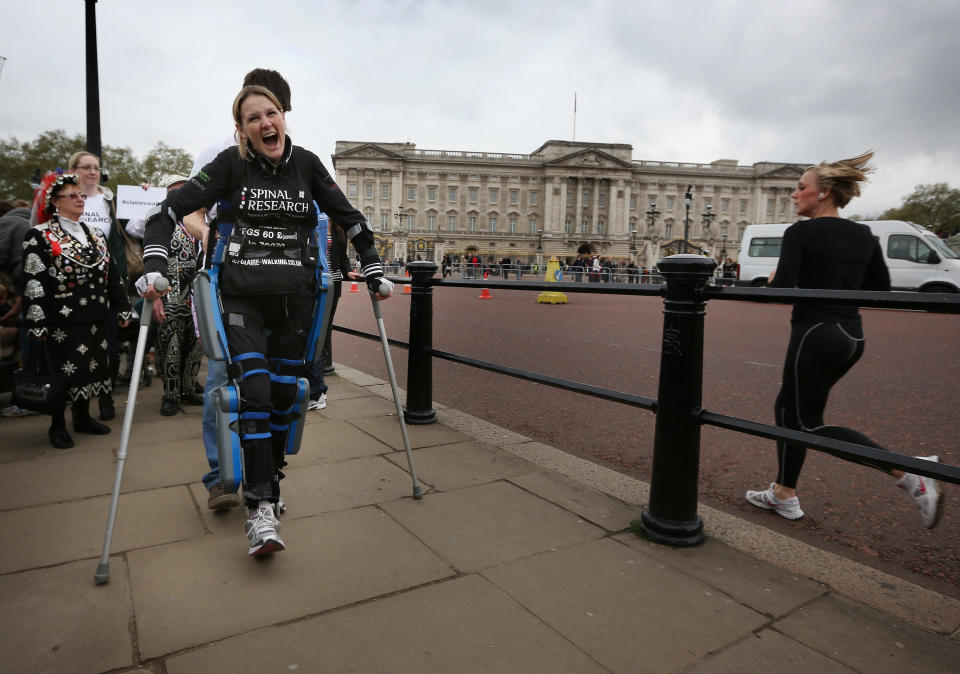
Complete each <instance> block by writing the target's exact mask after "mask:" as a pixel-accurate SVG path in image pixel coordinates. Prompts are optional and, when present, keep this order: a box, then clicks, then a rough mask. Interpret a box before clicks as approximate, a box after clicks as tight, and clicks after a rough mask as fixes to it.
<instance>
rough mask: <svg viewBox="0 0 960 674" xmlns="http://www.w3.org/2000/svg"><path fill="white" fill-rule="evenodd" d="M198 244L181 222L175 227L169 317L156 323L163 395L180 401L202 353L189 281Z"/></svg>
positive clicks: (169, 256)
mask: <svg viewBox="0 0 960 674" xmlns="http://www.w3.org/2000/svg"><path fill="white" fill-rule="evenodd" d="M198 253H199V247H198V245H197V242H196V240H195V239H194V238H193V237H192V236H190V234H189V233H188V232H187V230H186V229H185V228H184V226H183V223H182V222H178V223H177V226H176V227H174V228H173V235H172V236H171V237H170V249H169V251H168V254H167V278H168V279H169V281H170V292H168V293H167V294H166V295H164V296H163V311H164V314H165V315H166V318H165V319H164V320H163V321H162V322H161V323H160V324H159V325H158V326H157V352H158V353H159V354H160V368H161V370H160V371H161V374H162V376H163V397H164V399H165V400H172V401H174V402H178V401H179V400H180V398H181V397H182V396H184V395H185V394H187V393H189V392H190V391H192V390H193V380H194V379H196V376H197V373H198V372H199V371H200V360H201V357H202V355H203V352H202V350H201V349H200V342H199V340H197V333H196V331H195V330H194V327H193V312H192V310H191V304H190V302H191V298H190V292H189V290H190V282H191V281H192V280H193V277H194V276H195V275H196V273H197V255H198Z"/></svg>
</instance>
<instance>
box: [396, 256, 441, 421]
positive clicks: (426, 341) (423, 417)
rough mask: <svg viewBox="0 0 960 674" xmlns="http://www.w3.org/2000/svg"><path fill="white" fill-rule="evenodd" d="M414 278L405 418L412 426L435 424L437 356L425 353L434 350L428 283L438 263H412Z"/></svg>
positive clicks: (430, 294) (430, 295)
mask: <svg viewBox="0 0 960 674" xmlns="http://www.w3.org/2000/svg"><path fill="white" fill-rule="evenodd" d="M407 269H409V270H410V276H411V277H412V283H411V286H412V287H411V289H410V291H411V294H410V350H409V351H408V352H407V407H406V409H405V410H404V413H403V418H404V420H405V421H406V422H407V423H408V424H433V423H436V421H437V413H436V411H435V410H434V409H433V356H431V355H430V354H428V353H425V350H426V349H430V348H432V347H433V286H431V285H429V284H428V283H427V281H428V280H429V279H430V277H432V276H433V275H434V274H435V273H436V271H437V263H436V262H409V263H407Z"/></svg>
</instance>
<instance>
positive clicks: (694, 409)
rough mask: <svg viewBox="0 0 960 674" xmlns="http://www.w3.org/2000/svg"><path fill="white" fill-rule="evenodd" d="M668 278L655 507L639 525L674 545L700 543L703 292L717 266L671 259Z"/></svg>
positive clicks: (696, 258)
mask: <svg viewBox="0 0 960 674" xmlns="http://www.w3.org/2000/svg"><path fill="white" fill-rule="evenodd" d="M658 267H659V268H660V273H661V274H662V275H663V277H664V279H665V280H666V284H667V288H666V298H665V299H664V302H663V304H664V308H663V343H662V344H661V346H660V387H659V392H658V394H657V396H658V397H657V421H656V431H655V433H654V440H653V474H652V477H651V479H650V503H649V504H648V505H647V507H646V509H644V511H643V514H642V515H641V519H640V522H639V523H637V525H638V528H639V529H640V531H641V533H642V535H644V536H646V537H648V538H651V539H653V540H655V541H657V542H660V543H665V544H667V545H673V546H693V545H700V544H701V543H703V541H704V535H703V520H701V519H700V516H699V515H698V514H697V480H698V478H699V471H700V423H699V421H698V419H697V416H696V415H697V413H698V412H699V410H700V404H701V395H702V384H703V317H704V314H705V313H706V311H705V308H706V302H705V300H704V299H703V289H704V287H705V286H706V285H707V283H709V281H710V278H711V276H712V275H713V270H714V268H715V267H716V263H715V262H714V261H713V260H711V259H709V258H705V257H702V256H700V255H671V256H670V257H668V258H666V259H663V260H661V261H660V262H659V264H658Z"/></svg>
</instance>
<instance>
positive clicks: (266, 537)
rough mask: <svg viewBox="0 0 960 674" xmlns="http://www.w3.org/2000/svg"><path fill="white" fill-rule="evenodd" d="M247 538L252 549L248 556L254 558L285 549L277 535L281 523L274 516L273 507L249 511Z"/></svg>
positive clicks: (266, 506) (262, 507)
mask: <svg viewBox="0 0 960 674" xmlns="http://www.w3.org/2000/svg"><path fill="white" fill-rule="evenodd" d="M243 526H244V529H246V532H247V538H249V539H250V549H249V550H248V551H247V554H248V555H250V556H252V557H257V556H259V555H269V554H271V553H273V552H279V551H280V550H283V549H284V547H285V546H284V545H283V541H282V540H281V539H280V536H278V535H277V530H278V529H279V528H280V521H279V520H277V518H276V516H274V514H273V505H272V504H269V505H265V506H260V507H258V508H248V509H247V521H246V522H245V523H244V525H243Z"/></svg>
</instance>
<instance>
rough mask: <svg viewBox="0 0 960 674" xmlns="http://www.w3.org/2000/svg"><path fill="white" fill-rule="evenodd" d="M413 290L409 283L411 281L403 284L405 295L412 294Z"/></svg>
mask: <svg viewBox="0 0 960 674" xmlns="http://www.w3.org/2000/svg"><path fill="white" fill-rule="evenodd" d="M412 292H413V291H412V290H410V284H409V283H404V284H403V294H404V295H409V294H411V293H412Z"/></svg>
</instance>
